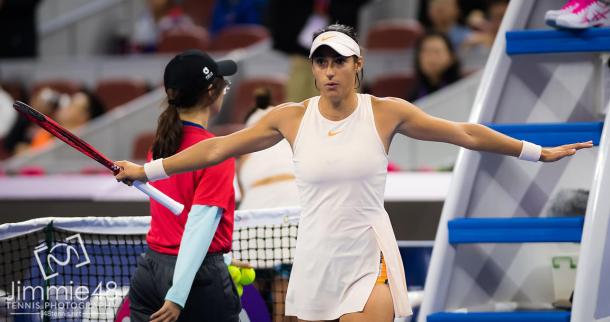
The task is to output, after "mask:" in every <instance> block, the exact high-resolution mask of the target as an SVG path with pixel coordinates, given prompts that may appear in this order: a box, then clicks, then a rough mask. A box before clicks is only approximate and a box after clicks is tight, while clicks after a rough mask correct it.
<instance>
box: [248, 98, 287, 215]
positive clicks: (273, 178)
mask: <svg viewBox="0 0 610 322" xmlns="http://www.w3.org/2000/svg"><path fill="white" fill-rule="evenodd" d="M254 99H255V102H256V105H255V107H254V108H253V109H252V111H251V113H250V114H249V116H248V117H247V120H246V126H252V125H253V124H255V123H256V122H258V120H260V119H261V118H262V117H263V116H265V115H266V114H267V113H268V112H269V111H271V110H272V109H273V107H272V106H271V91H270V90H269V89H268V88H262V87H261V88H257V89H256V90H255V91H254ZM237 170H238V171H237V173H238V179H239V182H240V187H241V190H242V191H241V192H242V199H241V202H240V204H239V209H261V208H275V207H290V206H298V205H299V199H298V193H297V186H296V182H295V180H294V169H293V166H292V149H291V147H290V144H288V141H286V140H285V139H284V140H282V141H280V142H279V143H278V144H276V145H274V146H273V147H271V148H269V149H266V150H263V151H259V152H255V153H251V154H247V155H244V156H242V157H240V159H239V164H238V168H237Z"/></svg>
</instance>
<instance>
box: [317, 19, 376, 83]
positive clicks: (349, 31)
mask: <svg viewBox="0 0 610 322" xmlns="http://www.w3.org/2000/svg"><path fill="white" fill-rule="evenodd" d="M327 31H337V32H340V33H343V34H346V35H348V36H349V37H350V38H352V39H353V40H354V41H355V42H356V44H358V45H360V44H359V43H358V33H356V30H355V29H354V27H352V26H348V25H343V24H340V23H334V24H332V25H328V26H326V27H324V28H322V29H320V30H318V31H316V32H314V33H313V37H312V41H313V40H314V39H316V37H318V36H319V35H321V34H323V33H325V32H327ZM356 59H357V57H356V56H354V62H355V61H356ZM363 79H364V67H363V68H362V69H361V70H360V75H358V73H356V84H357V85H356V88H359V87H360V82H361V81H362V80H363ZM314 86H316V88H318V86H317V85H315V83H314Z"/></svg>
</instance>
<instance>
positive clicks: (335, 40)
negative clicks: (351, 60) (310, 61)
mask: <svg viewBox="0 0 610 322" xmlns="http://www.w3.org/2000/svg"><path fill="white" fill-rule="evenodd" d="M323 45H326V46H328V47H330V48H332V49H333V50H334V51H336V52H338V53H339V55H341V56H345V57H350V56H354V55H356V56H358V57H360V46H358V44H357V43H356V42H355V41H354V40H353V39H352V38H351V37H350V36H348V35H346V34H344V33H342V32H338V31H327V32H324V33H321V34H319V35H318V37H316V39H314V40H313V43H312V44H311V50H309V58H311V56H312V55H313V53H314V52H315V51H316V49H318V48H319V47H320V46H323Z"/></svg>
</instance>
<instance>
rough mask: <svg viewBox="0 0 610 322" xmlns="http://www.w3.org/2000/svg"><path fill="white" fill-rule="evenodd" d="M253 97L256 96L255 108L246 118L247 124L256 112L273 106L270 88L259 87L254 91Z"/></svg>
mask: <svg viewBox="0 0 610 322" xmlns="http://www.w3.org/2000/svg"><path fill="white" fill-rule="evenodd" d="M252 96H254V107H252V108H251V109H250V111H248V113H247V114H246V117H244V121H245V122H248V119H249V118H250V116H252V114H254V112H256V110H258V109H261V110H264V109H267V107H269V106H270V105H271V89H270V88H269V87H257V88H256V89H254V92H253V93H252Z"/></svg>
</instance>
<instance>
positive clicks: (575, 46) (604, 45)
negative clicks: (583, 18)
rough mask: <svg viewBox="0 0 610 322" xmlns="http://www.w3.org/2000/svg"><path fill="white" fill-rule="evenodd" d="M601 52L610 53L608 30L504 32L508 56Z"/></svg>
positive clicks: (609, 33)
mask: <svg viewBox="0 0 610 322" xmlns="http://www.w3.org/2000/svg"><path fill="white" fill-rule="evenodd" d="M603 51H610V28H590V29H586V30H555V29H543V30H520V31H508V32H506V53H507V54H508V55H520V54H546V53H568V52H603Z"/></svg>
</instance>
